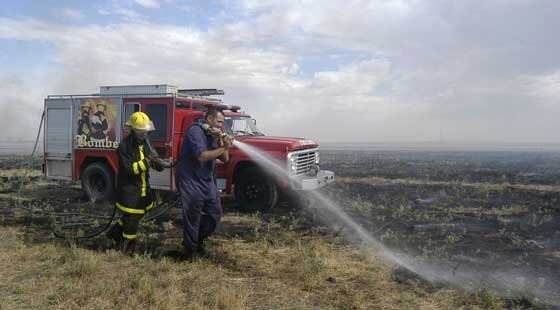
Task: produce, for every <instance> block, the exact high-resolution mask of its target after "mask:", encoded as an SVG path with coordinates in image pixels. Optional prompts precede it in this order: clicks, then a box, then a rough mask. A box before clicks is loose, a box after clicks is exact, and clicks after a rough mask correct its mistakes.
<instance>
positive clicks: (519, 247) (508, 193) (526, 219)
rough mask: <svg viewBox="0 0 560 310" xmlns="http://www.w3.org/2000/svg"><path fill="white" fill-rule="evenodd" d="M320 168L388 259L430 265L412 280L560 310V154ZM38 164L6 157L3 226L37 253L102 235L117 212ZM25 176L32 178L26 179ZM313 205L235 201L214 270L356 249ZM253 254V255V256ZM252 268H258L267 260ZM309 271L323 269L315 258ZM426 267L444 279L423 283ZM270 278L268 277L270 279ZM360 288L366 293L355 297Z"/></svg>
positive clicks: (168, 237) (427, 155) (163, 220)
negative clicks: (309, 245) (48, 177)
mask: <svg viewBox="0 0 560 310" xmlns="http://www.w3.org/2000/svg"><path fill="white" fill-rule="evenodd" d="M321 159H322V162H323V165H322V168H323V169H327V170H332V171H335V172H336V173H337V181H336V182H335V183H334V184H332V185H331V186H329V187H327V188H325V189H323V190H321V192H322V193H323V194H325V196H327V197H329V198H330V199H331V200H333V201H335V202H337V204H338V205H340V206H341V207H342V208H343V210H344V211H345V212H346V213H348V214H349V215H350V216H351V217H352V219H353V220H354V221H356V222H357V223H358V224H359V225H360V226H361V227H363V228H365V229H366V230H367V231H368V232H369V233H370V234H371V235H372V236H374V237H375V238H376V239H378V240H380V241H381V242H382V243H383V244H384V245H385V246H387V247H388V248H389V249H391V250H393V251H395V253H403V254H404V255H407V256H410V257H412V258H414V259H416V260H418V261H419V262H422V263H423V264H424V265H418V266H419V270H414V271H415V272H418V274H419V275H420V276H421V277H426V278H428V279H430V280H433V279H434V277H433V275H434V273H440V274H449V275H450V276H449V277H451V278H452V277H453V276H456V275H466V274H469V276H463V277H460V278H459V280H460V281H449V282H448V283H442V284H443V285H445V286H447V285H451V286H454V285H457V286H459V287H461V288H468V289H472V290H473V291H474V292H478V291H481V290H485V289H489V290H490V291H493V290H496V291H498V292H499V293H500V294H502V295H505V296H507V298H508V299H506V300H505V301H504V302H503V303H501V304H502V305H505V307H508V308H509V307H521V308H523V307H524V306H528V307H532V306H535V305H550V306H553V307H554V306H558V305H559V304H560V296H559V295H558V288H559V287H560V284H559V281H560V276H559V275H558V270H559V269H560V207H559V206H558V203H559V202H560V185H559V182H560V171H559V169H560V168H559V167H560V155H558V154H556V153H511V152H503V153H480V152H479V153H451V152H390V151H368V152H365V151H340V150H337V151H329V150H323V151H322V154H321ZM40 164H41V161H40V159H38V158H32V159H31V158H28V157H14V156H8V157H2V158H0V168H1V169H2V171H3V172H2V176H1V177H2V178H1V183H0V196H1V197H0V198H1V199H0V224H1V225H2V226H9V227H11V226H19V227H21V226H23V227H26V228H25V232H26V233H25V238H26V240H28V241H29V242H31V243H33V244H50V243H53V242H55V243H56V242H58V241H57V240H60V239H57V238H55V237H54V235H53V230H52V229H53V227H57V228H58V229H59V230H61V229H60V228H61V227H70V230H66V231H65V232H72V230H71V229H73V227H80V223H81V222H87V223H96V224H95V225H90V226H87V227H88V228H89V229H90V231H87V230H86V231H81V232H79V233H81V234H82V235H83V234H87V233H91V232H95V231H96V230H99V229H101V228H102V226H103V224H104V221H105V220H106V219H107V218H108V217H109V216H110V215H111V211H112V208H111V207H110V206H105V207H103V208H95V209H92V208H90V207H91V206H90V205H88V204H87V203H85V201H84V200H83V195H82V194H81V191H80V188H79V186H78V185H77V184H72V183H68V184H62V183H59V182H47V181H45V180H44V179H43V178H42V177H41V173H40ZM21 171H25V172H24V173H23V175H22V172H21ZM22 182H23V187H22V189H23V190H22V191H21V193H20V195H18V194H17V191H18V189H19V188H20V185H21V184H22ZM16 200H17V203H16ZM307 202H308V203H309V207H308V208H295V207H294V205H293V201H283V202H282V203H281V204H280V205H279V206H278V208H276V209H273V210H272V211H271V212H270V213H268V214H243V213H241V214H239V213H237V211H236V210H235V205H234V204H233V203H232V202H231V201H229V200H228V199H227V198H226V201H225V203H224V207H225V212H226V217H225V218H224V223H223V225H222V227H221V229H220V231H219V233H218V234H217V237H216V239H214V240H213V241H212V242H213V243H214V244H215V245H219V246H220V247H222V248H223V249H222V251H224V253H221V254H220V257H216V258H214V259H215V260H216V261H218V262H219V264H221V265H223V266H225V268H226V269H227V268H230V269H231V270H232V272H236V273H243V274H244V275H245V276H246V274H247V273H249V274H252V273H253V272H254V271H248V270H252V269H253V267H250V266H247V268H245V267H243V266H241V265H242V264H243V261H244V260H247V259H248V258H247V257H246V256H245V255H248V254H245V253H238V252H235V251H237V249H235V250H229V248H228V247H230V245H229V244H230V243H232V242H234V243H236V244H237V243H238V242H240V243H239V244H238V245H236V247H238V246H239V245H244V246H246V245H247V244H253V243H254V244H257V245H258V246H259V247H260V246H261V243H262V244H264V245H266V247H265V248H275V247H281V246H286V245H290V246H291V245H292V244H300V241H297V240H299V239H302V240H308V239H309V240H312V241H313V240H335V241H334V242H335V243H337V244H338V242H339V241H338V240H339V239H340V238H339V237H340V236H341V235H344V234H346V235H347V237H349V238H350V241H352V240H353V239H352V237H353V236H352V235H351V230H349V229H348V228H347V227H344V226H343V225H342V224H340V223H339V222H338V221H337V219H336V218H329V217H328V216H327V215H325V212H324V210H323V209H322V208H321V206H320V205H318V204H317V202H316V201H312V200H311V201H307ZM96 221H97V222H96ZM64 225H67V226H64ZM180 225H181V223H180V214H179V213H178V210H177V209H176V208H170V212H168V213H166V214H164V215H163V216H161V217H159V218H158V219H156V220H155V221H149V222H148V221H147V222H146V223H144V224H143V228H142V230H143V232H145V233H144V236H143V237H142V238H143V242H142V247H143V248H141V249H140V251H142V252H143V253H156V252H157V251H158V250H157V249H158V248H161V247H162V246H165V245H169V244H180ZM271 227H272V228H271ZM62 230H63V229H62ZM63 231H64V230H63ZM286 234H288V235H289V238H287V237H286ZM325 238H326V239H325ZM354 240H355V241H357V242H360V240H357V239H354ZM305 242H307V241H305ZM313 242H315V241H313ZM329 242H330V241H329ZM79 243H80V245H81V246H83V247H85V248H88V249H94V250H99V249H103V248H104V247H105V245H104V238H103V237H102V236H99V237H93V238H91V239H86V240H82V241H80V242H79ZM337 246H338V245H337ZM298 247H301V245H298ZM256 250H257V251H261V248H256ZM228 251H232V252H229V255H233V256H235V255H243V256H240V257H242V258H240V259H239V260H230V259H229V258H227V254H228ZM254 251H255V248H252V249H251V253H254ZM263 251H264V250H263ZM282 251H287V250H286V249H283V250H282ZM302 251H303V250H302ZM305 251H308V250H305ZM305 251H304V252H305ZM232 253H235V254H232ZM305 253H307V254H309V253H308V252H305ZM337 253H338V252H337ZM307 254H305V255H307ZM305 255H304V256H302V259H304V261H305V262H307V263H308V262H309V260H310V258H309V257H308V256H305ZM337 255H338V254H337ZM224 257H225V258H224ZM235 257H237V256H235ZM251 259H253V258H251ZM254 259H255V262H254V263H257V262H258V259H259V258H258V257H257V256H255V257H254ZM311 261H313V262H314V264H315V263H317V264H319V263H320V259H319V258H316V257H315V258H313V259H312V260H311ZM240 264H241V265H240ZM314 264H312V265H313V268H311V269H310V272H309V274H310V275H312V274H316V273H317V272H318V270H321V269H320V268H319V267H317V266H319V265H321V264H319V265H317V266H315V265H314ZM230 265H231V266H230ZM273 265H274V264H270V265H267V266H269V267H270V266H273ZM424 266H438V268H437V269H431V270H430V271H429V272H427V273H425V274H423V273H422V270H421V267H424ZM263 268H264V267H263ZM267 268H268V267H267ZM317 268H319V269H317ZM228 270H229V269H228ZM263 270H265V269H262V270H261V271H259V274H261V273H266V272H265V271H263ZM434 270H435V271H434ZM298 272H299V271H298ZM430 273H431V274H430ZM356 274H358V272H357V273H356ZM400 274H401V273H400V272H398V270H397V271H396V272H394V273H393V275H392V278H393V279H395V280H397V283H400V282H403V283H406V282H410V281H411V279H412V281H413V282H414V283H416V284H415V285H418V284H419V283H421V282H419V281H416V280H414V278H413V277H412V276H410V275H407V274H406V273H405V274H404V276H402V275H400ZM471 274H472V276H470V275H471ZM252 276H254V275H252ZM274 277H277V275H272V278H274ZM449 277H435V278H436V280H445V278H449ZM335 278H336V277H331V276H326V277H325V279H331V280H327V283H328V284H326V285H331V286H326V287H329V289H325V288H324V287H323V285H325V284H323V282H312V283H321V284H320V285H319V284H313V285H311V286H309V285H310V284H309V283H310V282H309V279H307V278H306V279H304V280H305V281H304V283H307V284H306V285H307V286H306V288H305V289H304V291H305V290H308V289H309V287H314V288H318V287H321V288H323V289H325V292H328V291H329V290H331V289H334V286H332V281H333V280H332V279H335ZM323 280H324V279H323ZM290 281H291V280H290ZM313 281H315V280H313ZM317 281H319V280H317ZM321 281H322V280H321ZM442 282H446V281H442ZM368 283H369V282H368ZM341 285H342V284H341ZM368 285H369V284H368ZM371 285H374V284H371ZM391 285H392V284H391ZM438 285H439V283H436V287H437V286H438ZM330 287H333V288H330ZM360 289H364V288H361V287H360V288H358V289H357V290H356V292H360ZM275 292H276V291H275ZM271 294H272V292H271ZM274 294H276V293H274ZM430 294H431V293H430ZM435 294H437V293H435ZM264 295H266V294H264ZM427 296H428V297H429V296H432V295H427ZM476 296H479V295H476ZM364 298H366V297H364ZM399 298H400V297H399ZM429 298H432V297H429ZM429 298H428V299H429ZM454 298H455V297H454ZM477 298H478V297H476V298H474V299H475V300H478V299H477ZM249 299H251V298H249ZM467 299H468V298H467ZM287 300H289V299H287ZM318 300H320V298H319V297H318ZM364 300H366V299H364ZM464 300H466V299H461V300H460V301H457V299H453V303H452V305H453V306H452V308H453V307H457V306H459V305H464V302H465V301H464ZM485 300H486V299H484V298H483V301H484V302H481V303H478V305H483V306H482V307H483V308H485V306H484V305H486V306H488V307H491V306H492V302H490V304H488V301H487V300H486V301H485ZM491 300H493V299H491ZM345 302H349V301H345ZM407 302H409V301H407ZM477 302H478V301H477ZM249 304H250V302H249ZM418 304H419V303H418V301H415V302H413V303H412V305H418ZM498 304H500V302H498ZM364 305H367V302H365V301H364ZM405 305H406V304H405ZM498 308H499V307H498Z"/></svg>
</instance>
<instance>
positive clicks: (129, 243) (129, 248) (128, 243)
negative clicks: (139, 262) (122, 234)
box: [121, 239, 136, 254]
mask: <svg viewBox="0 0 560 310" xmlns="http://www.w3.org/2000/svg"><path fill="white" fill-rule="evenodd" d="M135 250H136V240H135V239H133V240H128V239H125V240H124V242H123V243H122V246H121V251H122V252H123V253H125V254H132V253H134V251H135Z"/></svg>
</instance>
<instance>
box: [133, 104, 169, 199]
mask: <svg viewBox="0 0 560 310" xmlns="http://www.w3.org/2000/svg"><path fill="white" fill-rule="evenodd" d="M123 109H124V111H123V112H124V113H123V124H124V123H125V122H126V120H127V119H128V117H129V116H130V115H131V114H132V113H134V112H136V111H142V112H144V113H146V114H147V115H148V116H149V117H150V119H151V120H152V122H153V123H154V127H155V128H156V130H154V131H151V132H150V133H149V136H150V141H151V142H152V145H153V146H154V148H155V150H156V151H157V153H158V155H159V156H160V157H161V158H164V159H166V158H171V156H172V153H171V150H172V145H173V144H172V134H171V133H172V130H173V98H171V97H167V98H128V99H125V103H124V105H123ZM124 136H125V135H123V137H124ZM150 186H151V187H152V188H155V189H164V190H172V189H173V188H174V186H173V179H172V169H168V168H166V169H164V170H163V171H161V172H160V171H156V170H155V169H151V170H150Z"/></svg>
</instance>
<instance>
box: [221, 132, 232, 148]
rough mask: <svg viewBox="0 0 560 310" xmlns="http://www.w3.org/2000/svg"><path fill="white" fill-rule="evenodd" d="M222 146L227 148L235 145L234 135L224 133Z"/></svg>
mask: <svg viewBox="0 0 560 310" xmlns="http://www.w3.org/2000/svg"><path fill="white" fill-rule="evenodd" d="M221 140H222V146H223V147H224V148H225V149H226V150H227V149H229V148H230V147H231V146H232V145H233V137H232V136H230V135H224V136H223V137H222V139H221Z"/></svg>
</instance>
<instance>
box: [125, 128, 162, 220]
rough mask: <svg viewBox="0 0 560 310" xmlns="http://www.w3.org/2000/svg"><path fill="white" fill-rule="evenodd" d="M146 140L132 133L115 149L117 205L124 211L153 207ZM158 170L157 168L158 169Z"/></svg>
mask: <svg viewBox="0 0 560 310" xmlns="http://www.w3.org/2000/svg"><path fill="white" fill-rule="evenodd" d="M148 150H149V148H148V145H147V143H146V141H142V142H140V141H139V140H138V139H137V138H136V137H135V136H134V134H133V133H130V134H129V135H128V136H127V137H126V138H125V139H124V140H122V141H121V143H120V144H119V147H118V149H117V153H118V156H119V174H118V176H117V207H118V208H119V209H120V210H121V211H122V212H125V213H129V214H144V213H145V212H146V211H147V210H149V209H151V208H152V207H153V204H154V203H153V198H152V193H151V189H150V182H149V179H150V174H149V169H150V161H149V159H148V156H147V154H149V153H148V152H149V151H148ZM158 170H159V169H158Z"/></svg>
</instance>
